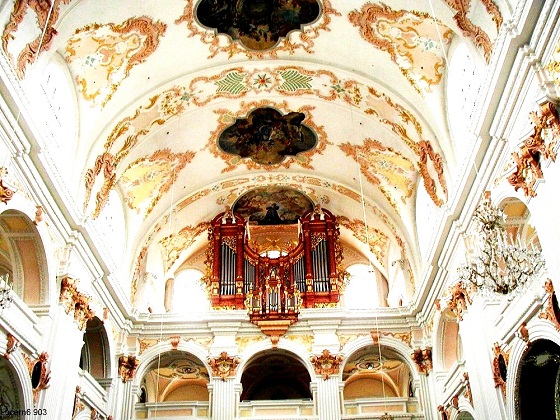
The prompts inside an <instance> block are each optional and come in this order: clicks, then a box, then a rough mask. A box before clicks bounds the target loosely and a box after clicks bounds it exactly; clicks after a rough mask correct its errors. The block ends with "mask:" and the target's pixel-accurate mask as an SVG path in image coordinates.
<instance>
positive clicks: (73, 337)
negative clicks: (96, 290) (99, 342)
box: [37, 305, 84, 419]
mask: <svg viewBox="0 0 560 420" xmlns="http://www.w3.org/2000/svg"><path fill="white" fill-rule="evenodd" d="M83 337H84V333H83V331H80V330H79V329H78V325H77V324H76V323H75V322H74V317H73V313H70V314H66V313H65V312H64V308H63V307H62V306H60V305H59V306H58V307H57V310H56V311H55V317H54V321H53V324H52V329H51V331H50V335H49V341H50V342H49V343H48V347H47V348H46V349H44V351H46V352H47V353H48V354H49V361H48V362H47V367H48V368H49V369H50V372H51V375H50V381H49V387H48V388H47V389H45V390H42V391H41V392H40V394H39V403H38V405H37V406H38V407H40V408H43V409H46V410H47V417H48V418H59V419H69V418H71V417H72V408H73V406H74V396H75V393H76V386H77V385H78V369H79V365H80V354H81V351H82V346H83V344H84V338H83Z"/></svg>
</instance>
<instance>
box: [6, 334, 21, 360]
mask: <svg viewBox="0 0 560 420" xmlns="http://www.w3.org/2000/svg"><path fill="white" fill-rule="evenodd" d="M7 339H8V342H7V344H6V353H4V357H5V358H6V359H8V360H9V359H10V355H11V354H12V353H13V352H14V351H16V350H17V349H18V348H19V345H20V342H19V340H18V339H17V338H16V337H14V336H13V335H12V334H10V333H8V335H7Z"/></svg>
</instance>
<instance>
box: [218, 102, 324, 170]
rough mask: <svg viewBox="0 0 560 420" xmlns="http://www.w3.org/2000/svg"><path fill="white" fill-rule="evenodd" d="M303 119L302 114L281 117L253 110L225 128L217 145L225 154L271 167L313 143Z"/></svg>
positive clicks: (311, 131) (313, 144)
mask: <svg viewBox="0 0 560 420" xmlns="http://www.w3.org/2000/svg"><path fill="white" fill-rule="evenodd" d="M304 119H305V114H303V113H302V112H290V113H288V114H286V115H282V114H281V113H280V112H278V111H277V110H275V109H273V108H257V109H255V110H252V111H251V112H250V113H249V115H247V118H243V119H237V120H236V121H235V123H234V124H233V125H231V126H229V127H228V128H226V129H225V130H224V131H223V132H222V133H221V134H220V137H219V139H218V145H219V147H220V148H221V149H222V150H223V151H224V152H226V153H230V154H233V155H238V156H239V157H241V158H251V159H253V160H254V161H255V162H256V163H259V164H261V165H274V164H277V163H280V162H282V161H283V160H284V159H285V157H286V156H296V155H297V154H298V153H301V152H306V151H308V150H310V149H311V148H313V147H314V146H315V144H316V143H317V138H316V136H315V133H313V130H311V129H310V128H309V127H307V126H306V125H305V124H302V122H303V120H304Z"/></svg>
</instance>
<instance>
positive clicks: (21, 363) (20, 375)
mask: <svg viewBox="0 0 560 420" xmlns="http://www.w3.org/2000/svg"><path fill="white" fill-rule="evenodd" d="M6 346H7V339H6V338H5V337H4V336H2V337H1V338H0V353H1V354H4V353H5V351H6ZM2 364H5V367H6V369H8V370H9V372H10V373H11V377H12V378H13V382H14V384H15V389H16V390H17V392H18V395H19V398H20V401H19V405H18V406H17V407H15V408H16V409H18V408H21V407H33V389H32V387H31V378H30V376H29V368H28V366H27V362H26V361H25V359H24V358H23V356H22V354H21V351H19V350H18V351H15V352H13V353H11V354H10V357H9V359H6V358H5V357H0V367H1V366H2Z"/></svg>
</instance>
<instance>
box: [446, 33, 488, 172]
mask: <svg viewBox="0 0 560 420" xmlns="http://www.w3.org/2000/svg"><path fill="white" fill-rule="evenodd" d="M481 79H482V78H481V76H480V74H479V72H478V69H477V67H476V60H475V57H474V56H473V54H471V52H470V51H469V47H468V46H467V44H465V43H463V44H460V45H458V46H457V48H455V51H454V52H453V54H452V55H451V59H450V64H449V75H448V78H447V80H448V81H447V95H446V98H447V115H448V118H449V127H450V130H451V135H452V136H453V145H454V146H455V151H456V158H457V161H458V162H460V161H461V158H462V157H463V156H464V155H465V153H466V151H467V150H468V149H469V146H470V145H471V140H472V139H471V138H470V137H468V135H469V133H468V131H467V128H468V126H469V120H470V117H471V114H472V111H473V109H474V104H475V103H476V101H475V99H476V96H477V94H478V91H479V89H480V83H481ZM473 138H474V137H473Z"/></svg>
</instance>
